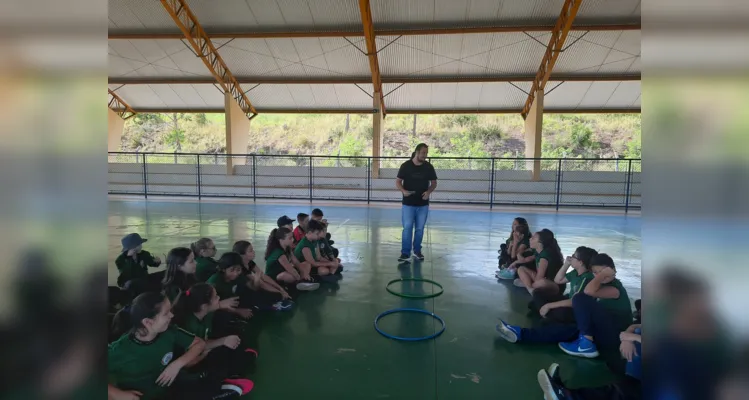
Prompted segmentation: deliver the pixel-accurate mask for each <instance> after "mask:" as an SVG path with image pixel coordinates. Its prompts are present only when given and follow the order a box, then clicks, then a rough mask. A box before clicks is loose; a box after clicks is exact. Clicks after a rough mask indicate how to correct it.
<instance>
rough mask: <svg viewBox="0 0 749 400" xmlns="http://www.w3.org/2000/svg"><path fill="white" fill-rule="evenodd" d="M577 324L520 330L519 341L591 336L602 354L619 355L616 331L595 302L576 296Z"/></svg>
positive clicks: (574, 306) (563, 339)
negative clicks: (611, 353) (614, 353)
mask: <svg viewBox="0 0 749 400" xmlns="http://www.w3.org/2000/svg"><path fill="white" fill-rule="evenodd" d="M572 310H573V312H574V313H575V321H576V324H563V325H556V324H552V325H547V326H542V327H538V328H523V331H522V333H521V338H522V341H523V342H528V343H555V342H566V341H569V340H575V339H576V338H577V336H578V335H579V334H582V335H590V336H593V340H594V341H595V343H596V346H598V347H599V348H602V350H604V351H614V352H616V351H618V347H619V331H618V330H617V329H616V327H615V326H614V323H613V321H612V317H611V315H610V313H609V312H607V310H606V309H604V308H603V307H602V306H601V305H600V304H599V303H598V302H597V301H596V299H595V298H593V297H591V296H588V295H587V294H585V293H579V294H577V295H575V297H573V298H572Z"/></svg>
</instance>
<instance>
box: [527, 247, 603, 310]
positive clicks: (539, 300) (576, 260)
mask: <svg viewBox="0 0 749 400" xmlns="http://www.w3.org/2000/svg"><path fill="white" fill-rule="evenodd" d="M597 254H598V252H597V251H595V250H593V249H591V248H589V247H585V246H580V247H578V248H577V249H576V250H575V253H574V254H573V255H572V256H570V257H567V259H566V260H565V262H564V265H562V268H560V269H559V272H557V275H556V276H555V277H554V283H556V284H558V285H566V284H567V283H569V284H570V291H569V294H567V295H564V294H562V293H563V292H564V291H563V290H560V291H556V290H552V291H546V290H535V291H533V301H532V307H531V308H532V309H533V310H534V312H538V313H539V314H540V315H541V317H543V318H544V319H545V320H546V321H551V322H557V323H573V322H575V314H574V313H573V312H572V297H573V296H575V295H576V294H578V293H581V292H582V291H583V289H585V286H587V285H588V283H590V281H592V280H593V273H592V272H590V261H591V260H592V259H593V257H594V256H595V255H597ZM570 267H572V271H569V272H567V271H568V270H569V268H570Z"/></svg>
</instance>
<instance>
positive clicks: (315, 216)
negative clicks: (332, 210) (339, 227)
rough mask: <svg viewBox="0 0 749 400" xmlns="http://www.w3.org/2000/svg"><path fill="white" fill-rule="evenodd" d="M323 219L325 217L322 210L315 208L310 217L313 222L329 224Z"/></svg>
mask: <svg viewBox="0 0 749 400" xmlns="http://www.w3.org/2000/svg"><path fill="white" fill-rule="evenodd" d="M323 217H324V215H323V213H322V210H321V209H319V208H315V209H314V210H312V213H311V215H310V219H312V220H313V221H318V222H322V223H325V224H327V223H328V220H327V219H324V218H323Z"/></svg>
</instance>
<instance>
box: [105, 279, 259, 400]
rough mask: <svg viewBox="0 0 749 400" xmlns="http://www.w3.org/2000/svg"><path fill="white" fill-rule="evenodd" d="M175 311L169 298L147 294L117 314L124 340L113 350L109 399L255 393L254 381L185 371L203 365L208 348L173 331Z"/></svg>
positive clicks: (110, 352)
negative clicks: (252, 391)
mask: <svg viewBox="0 0 749 400" xmlns="http://www.w3.org/2000/svg"><path fill="white" fill-rule="evenodd" d="M171 309H172V304H171V302H170V301H169V299H168V298H166V296H164V295H163V294H161V293H157V292H148V293H143V294H141V295H139V296H138V297H136V298H135V300H133V303H132V305H131V306H130V307H127V308H124V309H122V310H120V312H118V313H117V315H116V316H115V330H116V331H117V333H119V334H121V336H120V338H119V339H118V340H116V341H115V342H113V343H112V344H110V345H109V350H108V356H107V372H108V373H107V375H108V377H109V382H108V386H107V393H108V396H109V398H110V399H141V400H148V399H162V398H178V399H195V400H198V399H200V400H203V399H211V398H218V397H219V396H221V398H223V396H227V395H228V394H232V393H233V394H234V396H235V397H239V396H241V395H243V394H246V393H248V392H249V391H250V390H252V387H253V383H252V381H249V380H247V379H227V376H222V375H221V374H217V373H215V372H214V371H213V370H211V369H205V370H203V371H202V373H197V374H192V375H191V374H190V373H189V371H187V369H186V367H188V366H194V365H195V364H196V363H197V362H198V360H199V359H200V355H201V354H202V353H203V351H204V350H205V342H204V341H203V340H202V339H200V338H198V337H195V336H194V335H191V334H189V333H187V332H185V331H184V330H182V329H180V328H177V327H175V326H170V322H171V320H172V312H171ZM175 352H176V353H175ZM200 367H202V365H197V366H196V368H200Z"/></svg>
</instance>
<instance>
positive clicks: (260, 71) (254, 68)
mask: <svg viewBox="0 0 749 400" xmlns="http://www.w3.org/2000/svg"><path fill="white" fill-rule="evenodd" d="M351 41H352V42H353V43H354V44H357V45H358V46H360V47H361V48H364V47H365V45H364V39H363V38H353V39H352V40H351ZM223 42H226V41H223ZM217 43H219V42H218V41H217ZM219 53H220V54H221V57H222V58H223V59H224V61H226V64H227V66H228V67H229V69H230V70H231V71H232V73H233V74H234V75H235V76H253V77H254V76H268V77H271V76H279V77H281V76H283V77H288V78H290V79H293V78H305V77H337V78H343V77H352V76H353V77H363V76H364V77H368V76H370V70H369V61H368V59H367V56H365V55H364V54H362V53H361V52H360V51H359V50H357V49H356V48H355V47H354V46H352V45H351V44H350V43H348V42H347V41H346V40H344V39H343V38H294V39H286V38H283V39H235V40H233V41H231V42H230V43H228V44H226V46H224V47H221V49H220V50H219Z"/></svg>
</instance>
